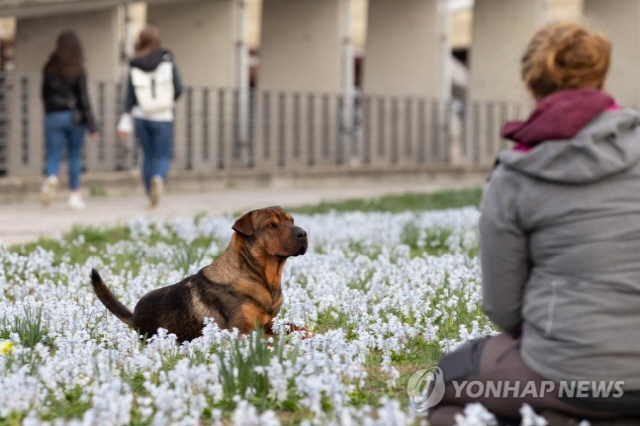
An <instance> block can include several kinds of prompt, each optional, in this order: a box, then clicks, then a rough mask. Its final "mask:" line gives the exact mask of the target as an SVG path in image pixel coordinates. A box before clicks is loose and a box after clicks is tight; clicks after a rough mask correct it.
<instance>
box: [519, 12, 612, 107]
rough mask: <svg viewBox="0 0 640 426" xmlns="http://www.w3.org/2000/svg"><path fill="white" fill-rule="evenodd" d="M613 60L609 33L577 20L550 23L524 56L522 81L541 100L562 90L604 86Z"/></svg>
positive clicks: (532, 40)
mask: <svg viewBox="0 0 640 426" xmlns="http://www.w3.org/2000/svg"><path fill="white" fill-rule="evenodd" d="M610 61H611V42H610V41H609V39H608V38H607V37H606V36H604V35H602V34H600V33H596V32H590V31H588V30H586V29H585V28H583V27H581V26H580V25H577V24H573V23H555V24H549V25H547V26H545V27H543V28H542V29H540V30H539V31H538V32H537V33H536V34H535V35H534V36H533V38H532V39H531V41H530V42H529V45H528V46H527V49H526V50H525V52H524V55H523V56H522V61H521V73H522V80H523V81H524V83H525V84H526V85H527V87H528V88H529V89H530V90H531V91H532V92H533V95H534V97H535V98H536V99H538V100H540V99H542V98H544V97H545V96H547V95H550V94H551V93H554V92H557V91H559V90H568V89H579V88H591V89H602V88H603V85H604V80H605V78H606V76H607V71H608V70H609V63H610Z"/></svg>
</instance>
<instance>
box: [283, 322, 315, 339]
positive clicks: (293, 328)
mask: <svg viewBox="0 0 640 426" xmlns="http://www.w3.org/2000/svg"><path fill="white" fill-rule="evenodd" d="M285 330H287V332H288V333H300V335H301V336H302V338H303V339H310V338H312V337H314V336H315V335H316V334H315V333H314V332H313V331H311V330H308V329H306V328H304V327H300V326H298V325H294V324H286V325H285Z"/></svg>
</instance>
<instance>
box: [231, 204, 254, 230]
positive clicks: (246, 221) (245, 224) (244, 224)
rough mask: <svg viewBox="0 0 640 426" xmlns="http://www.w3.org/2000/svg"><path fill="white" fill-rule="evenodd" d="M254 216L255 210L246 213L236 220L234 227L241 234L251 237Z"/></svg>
mask: <svg viewBox="0 0 640 426" xmlns="http://www.w3.org/2000/svg"><path fill="white" fill-rule="evenodd" d="M252 216H253V210H252V211H250V212H249V213H245V214H244V215H243V216H242V217H241V218H240V219H238V220H236V223H234V224H233V226H232V229H233V230H234V231H236V232H237V233H239V234H242V235H244V236H245V237H250V236H252V235H253V220H252V219H251V218H252Z"/></svg>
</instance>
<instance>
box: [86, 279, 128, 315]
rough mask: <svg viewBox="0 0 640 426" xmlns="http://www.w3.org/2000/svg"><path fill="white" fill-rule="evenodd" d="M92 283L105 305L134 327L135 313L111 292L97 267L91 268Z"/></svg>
mask: <svg viewBox="0 0 640 426" xmlns="http://www.w3.org/2000/svg"><path fill="white" fill-rule="evenodd" d="M91 284H92V285H93V291H95V292H96V296H98V299H100V301H101V302H102V303H103V304H104V306H106V308H107V309H108V310H110V311H111V312H112V313H113V314H114V315H115V316H117V317H118V318H120V320H121V321H122V322H124V323H125V324H127V325H130V326H131V327H133V313H132V312H131V310H130V309H129V308H127V307H126V306H124V305H123V304H122V302H120V301H119V300H118V299H117V298H116V296H114V295H113V293H111V290H109V288H108V287H107V285H106V284H105V283H104V281H102V278H100V274H99V273H98V271H96V270H95V269H92V270H91Z"/></svg>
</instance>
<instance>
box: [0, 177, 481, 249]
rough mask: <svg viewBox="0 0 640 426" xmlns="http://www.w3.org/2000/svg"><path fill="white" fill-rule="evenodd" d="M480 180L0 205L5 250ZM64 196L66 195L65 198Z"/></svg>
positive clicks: (466, 184)
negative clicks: (149, 220)
mask: <svg viewBox="0 0 640 426" xmlns="http://www.w3.org/2000/svg"><path fill="white" fill-rule="evenodd" d="M481 184H482V182H481V181H480V180H479V179H477V178H468V179H465V180H452V179H448V180H444V181H442V180H439V181H438V180H437V181H434V180H429V181H427V180H425V179H424V178H423V179H412V180H408V179H407V180H403V181H394V182H380V181H376V182H373V181H371V182H363V181H361V180H358V181H350V180H346V179H345V180H344V181H343V182H340V183H339V184H336V183H335V182H334V183H332V184H326V183H323V182H322V181H318V182H316V183H307V184H306V186H305V187H304V188H300V187H298V188H296V187H252V188H237V189H224V190H219V191H212V192H208V193H172V192H169V193H167V194H165V196H164V197H163V199H162V201H161V203H160V205H158V206H157V207H156V208H155V209H149V208H148V205H147V201H146V199H145V198H144V197H143V196H141V195H135V196H123V197H114V196H110V197H101V198H89V199H88V200H87V208H86V209H85V210H82V211H74V210H71V209H70V208H69V207H68V206H67V204H66V202H65V201H56V202H55V203H53V204H52V205H51V206H49V207H47V208H43V207H42V206H41V205H40V204H39V202H38V201H36V200H31V201H24V202H21V203H15V204H7V205H3V206H0V241H2V242H3V243H4V244H5V245H7V246H8V245H12V244H19V243H24V242H29V241H34V240H36V239H37V238H38V237H39V236H45V237H53V236H55V235H56V234H57V233H60V232H62V233H63V232H66V231H69V230H70V229H71V227H72V226H73V225H74V224H81V225H93V226H109V225H117V224H119V223H124V222H126V221H127V220H128V219H129V218H131V217H134V216H140V215H145V216H150V217H154V218H161V219H166V218H170V217H175V216H184V215H193V214H198V213H202V212H204V213H207V214H221V213H231V212H238V211H244V210H250V209H253V208H260V207H266V206H271V205H281V206H283V207H286V206H297V205H304V204H315V203H318V202H321V201H331V200H343V199H347V198H371V197H376V196H380V195H385V194H401V193H406V192H431V191H436V190H440V189H449V188H451V189H452V188H463V187H466V188H469V187H477V186H480V185H481ZM60 195H62V194H60Z"/></svg>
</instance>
